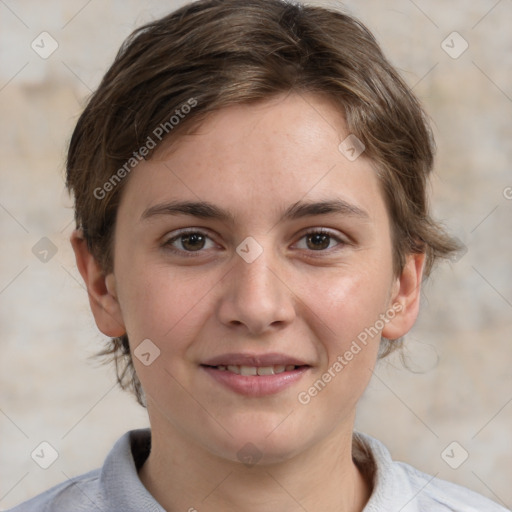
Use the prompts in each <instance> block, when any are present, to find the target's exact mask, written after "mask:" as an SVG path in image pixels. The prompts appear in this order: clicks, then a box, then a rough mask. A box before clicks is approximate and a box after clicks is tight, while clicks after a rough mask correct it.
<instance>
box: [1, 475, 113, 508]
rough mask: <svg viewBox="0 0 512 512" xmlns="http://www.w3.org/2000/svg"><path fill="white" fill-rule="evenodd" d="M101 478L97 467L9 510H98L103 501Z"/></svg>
mask: <svg viewBox="0 0 512 512" xmlns="http://www.w3.org/2000/svg"><path fill="white" fill-rule="evenodd" d="M99 479H100V470H99V469H95V470H93V471H90V472H89V473H85V474H84V475H81V476H78V477H76V478H73V479H70V480H68V481H66V482H63V483H61V484H59V485H56V486H55V487H52V488H51V489H48V490H47V491H45V492H43V493H42V494H39V495H38V496H36V497H34V498H32V499H30V500H28V501H25V502H24V503H21V504H20V505H18V506H16V507H14V508H13V509H10V510H9V512H50V511H51V512H61V511H62V512H64V511H66V512H67V511H69V510H74V511H77V512H86V511H89V510H91V511H93V510H94V511H95V512H97V510H98V508H99V509H100V510H101V505H99V504H100V503H102V501H103V499H102V497H101V495H100V494H101V493H100V492H99V489H100V487H99ZM98 505H99V507H98Z"/></svg>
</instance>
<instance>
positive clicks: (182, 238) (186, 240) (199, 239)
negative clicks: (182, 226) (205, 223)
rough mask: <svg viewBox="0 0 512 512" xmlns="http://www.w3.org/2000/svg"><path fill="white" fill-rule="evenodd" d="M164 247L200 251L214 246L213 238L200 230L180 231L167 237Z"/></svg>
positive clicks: (174, 249) (184, 250) (181, 250)
mask: <svg viewBox="0 0 512 512" xmlns="http://www.w3.org/2000/svg"><path fill="white" fill-rule="evenodd" d="M163 245H164V247H166V248H168V249H171V250H172V251H173V252H180V253H183V252H189V253H191V252H201V251H202V250H203V249H211V248H213V247H214V246H215V244H214V242H213V240H211V238H210V237H209V236H208V235H207V234H206V233H203V232H202V231H197V230H195V231H192V230H191V231H182V232H180V233H179V234H178V235H176V236H173V237H171V238H169V239H168V240H167V241H166V242H165V243H164V244H163Z"/></svg>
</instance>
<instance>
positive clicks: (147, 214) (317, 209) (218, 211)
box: [141, 198, 370, 224]
mask: <svg viewBox="0 0 512 512" xmlns="http://www.w3.org/2000/svg"><path fill="white" fill-rule="evenodd" d="M332 213H337V214H340V215H345V216H349V217H359V218H360V219H362V220H369V219H370V215H369V214H368V212H366V211H365V210H363V209H362V208H360V207H359V206H356V205H354V204H351V203H348V202H347V201H345V200H343V199H338V198H336V199H329V200H324V201H316V202H303V201H298V202H296V203H294V204H293V205H291V206H290V207H289V208H287V209H286V211H285V212H284V213H283V215H282V216H281V221H283V220H296V219H300V218H303V217H310V216H314V215H328V214H332ZM161 215H190V216H193V217H198V218H201V219H214V220H220V221H223V222H227V223H230V224H235V215H233V213H231V212H230V211H229V210H224V209H222V208H219V207H218V206H216V205H214V204H212V203H209V202H207V201H170V202H166V203H162V204H157V205H155V206H151V207H149V208H147V209H146V210H144V212H143V213H142V215H141V220H142V221H143V220H148V219H151V218H153V217H156V216H161Z"/></svg>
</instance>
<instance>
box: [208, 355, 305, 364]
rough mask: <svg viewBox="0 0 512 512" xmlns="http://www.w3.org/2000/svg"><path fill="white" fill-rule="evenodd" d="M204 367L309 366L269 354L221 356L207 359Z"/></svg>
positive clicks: (292, 358)
mask: <svg viewBox="0 0 512 512" xmlns="http://www.w3.org/2000/svg"><path fill="white" fill-rule="evenodd" d="M202 364H203V365H206V366H220V365H224V366H228V365H233V366H275V365H284V366H287V365H292V364H293V365H295V366H310V365H308V364H307V363H305V362H304V361H301V360H300V359H297V358H295V357H291V356H287V355H286V354H278V353H269V354H241V353H231V354H221V355H219V356H215V357H212V358H211V359H207V360H206V361H204V362H203V363H202Z"/></svg>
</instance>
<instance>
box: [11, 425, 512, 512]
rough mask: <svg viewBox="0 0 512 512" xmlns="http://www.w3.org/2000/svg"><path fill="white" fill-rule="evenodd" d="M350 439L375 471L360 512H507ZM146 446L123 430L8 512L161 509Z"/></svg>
mask: <svg viewBox="0 0 512 512" xmlns="http://www.w3.org/2000/svg"><path fill="white" fill-rule="evenodd" d="M354 438H355V440H356V441H357V444H358V445H359V447H360V450H359V453H364V454H365V455H366V457H367V458H368V460H367V461H365V465H366V466H367V467H368V468H371V472H372V474H373V476H372V479H373V492H372V495H371V497H370V500H369V501H368V503H367V505H366V507H365V508H364V511H363V512H507V509H505V508H503V507H502V506H500V505H497V504H496V503H494V502H492V501H490V500H488V499H487V498H484V497H483V496H481V495H479V494H477V493H475V492H473V491H470V490H469V489H466V488H464V487H461V486H458V485H455V484H452V483H449V482H446V481H444V480H439V479H437V478H434V477H432V476H430V475H427V474H425V473H422V472H421V471H418V470H417V469H415V468H413V467H411V466H409V465H408V464H405V463H403V462H395V461H393V460H392V459H391V456H390V453H389V451H388V450H387V449H386V447H385V446H384V445H383V444H382V443H381V442H380V441H377V440H376V439H373V438H372V437H370V436H367V435H365V434H361V433H354ZM150 447H151V433H150V430H149V429H141V430H132V431H130V432H127V433H126V434H124V436H123V437H121V438H120V439H119V440H118V441H117V442H116V444H115V445H114V447H113V448H112V450H111V451H110V453H109V454H108V456H107V458H106V460H105V463H104V465H103V467H102V468H100V469H96V470H94V471H90V472H89V473H86V474H84V475H81V476H78V477H76V478H73V479H71V480H69V481H67V482H64V483H62V484H60V485H57V486H55V487H53V488H52V489H49V490H48V491H46V492H44V493H42V494H40V495H38V496H36V497H35V498H32V499H31V500H29V501H26V502H25V503H22V504H21V505H18V506H17V507H15V508H13V509H11V512H114V511H115V512H132V511H133V512H141V511H144V512H165V510H164V509H163V508H162V507H161V506H160V505H159V504H158V503H157V501H156V500H155V499H154V498H153V496H152V495H151V494H150V493H149V492H148V491H147V489H146V488H145V487H144V485H143V484H142V482H141V481H140V479H139V476H138V469H139V468H140V467H141V466H142V464H143V463H144V461H145V460H146V458H147V457H148V455H149V451H150ZM193 505H194V504H192V506H193ZM196 508H197V510H199V511H200V509H201V507H200V506H199V505H197V507H196Z"/></svg>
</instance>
